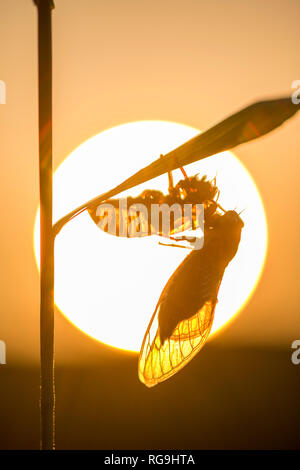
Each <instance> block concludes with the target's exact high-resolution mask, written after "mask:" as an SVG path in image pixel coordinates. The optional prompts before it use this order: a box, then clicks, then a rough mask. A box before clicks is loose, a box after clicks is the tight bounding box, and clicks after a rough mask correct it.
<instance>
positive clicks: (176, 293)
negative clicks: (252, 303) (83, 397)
mask: <svg viewBox="0 0 300 470" xmlns="http://www.w3.org/2000/svg"><path fill="white" fill-rule="evenodd" d="M243 226H244V223H243V221H242V219H241V218H240V216H239V214H237V213H236V212H235V211H227V212H225V213H224V214H223V215H221V214H215V215H214V217H213V218H211V219H210V224H209V226H208V228H207V230H206V231H205V237H204V245H203V248H202V249H201V250H193V251H192V252H191V253H190V254H189V255H188V256H187V257H186V258H185V259H184V260H183V262H182V263H181V264H180V266H179V267H178V268H177V269H176V271H175V272H174V273H173V275H172V276H171V278H170V279H169V281H168V282H167V284H166V286H165V288H164V289H163V291H162V293H161V296H160V298H159V300H158V303H157V306H156V309H155V311H154V313H153V316H152V318H151V320H150V323H149V326H148V328H147V331H146V334H145V337H144V340H143V343H142V347H141V351H140V355H139V361H138V374H139V378H140V380H141V382H143V383H144V384H145V385H146V386H147V387H153V386H154V385H156V384H158V383H159V382H162V381H164V380H166V379H168V378H169V377H171V376H172V375H174V374H175V373H177V372H178V371H179V370H180V369H182V368H183V367H184V366H185V365H187V364H188V362H189V361H190V360H191V359H192V358H193V357H194V356H195V355H196V354H197V353H198V352H199V351H200V349H201V348H202V347H203V345H204V344H205V342H206V341H207V338H208V336H209V333H210V331H211V327H212V324H213V319H214V311H215V307H216V303H217V298H218V291H219V288H220V284H221V282H222V278H223V275H224V272H225V269H226V267H227V266H228V264H229V263H230V261H231V260H232V259H233V257H234V256H235V254H236V252H237V249H238V246H239V243H240V239H241V232H242V228H243Z"/></svg>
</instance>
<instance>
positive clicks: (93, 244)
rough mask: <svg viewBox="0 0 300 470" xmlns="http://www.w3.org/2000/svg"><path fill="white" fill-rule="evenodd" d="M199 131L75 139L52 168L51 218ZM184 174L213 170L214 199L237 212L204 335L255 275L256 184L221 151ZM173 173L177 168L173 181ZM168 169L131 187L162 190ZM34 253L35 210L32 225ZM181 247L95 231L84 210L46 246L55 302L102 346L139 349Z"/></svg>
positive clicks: (227, 314) (160, 129)
mask: <svg viewBox="0 0 300 470" xmlns="http://www.w3.org/2000/svg"><path fill="white" fill-rule="evenodd" d="M198 133H199V130H197V129H194V128H191V127H188V126H185V125H182V124H177V123H173V122H163V121H140V122H133V123H129V124H124V125H121V126H117V127H114V128H112V129H109V130H107V131H105V132H102V133H100V134H98V135H96V136H94V137H92V138H91V139H89V140H87V141H86V142H84V143H83V144H82V145H80V146H79V147H78V148H77V149H75V150H74V151H73V152H72V153H71V154H70V155H69V156H68V157H67V158H66V159H65V160H64V161H63V162H62V164H61V165H60V166H59V167H58V169H57V170H56V172H55V174H54V209H53V210H54V214H53V216H54V221H57V220H58V219H59V218H60V217H62V216H63V215H65V214H66V213H68V212H70V211H71V210H72V209H74V208H75V207H77V206H79V205H80V204H82V203H83V202H85V201H87V200H89V199H91V198H93V197H95V196H97V195H98V194H101V193H103V192H104V191H106V190H108V189H111V188H113V187H114V186H116V185H117V184H119V183H120V182H121V181H123V180H124V179H125V178H127V177H128V176H131V175H132V174H133V173H134V172H136V171H138V170H139V169H141V168H143V167H144V166H146V165H147V164H149V163H151V162H152V161H153V160H154V159H156V158H158V156H159V155H160V154H165V153H167V152H168V151H170V150H172V149H173V148H175V147H177V146H178V145H180V144H182V143H183V142H185V141H187V140H189V139H191V138H192V137H194V136H195V135H196V134H198ZM185 169H186V172H187V173H188V175H194V174H196V173H200V175H203V174H206V175H208V177H209V178H211V179H212V178H214V177H215V176H216V175H217V185H218V187H219V189H220V198H219V202H220V204H221V205H222V206H223V207H224V208H225V209H227V210H228V209H236V210H237V211H240V210H242V209H245V211H244V212H243V214H242V219H243V220H244V223H245V227H244V229H243V232H242V240H241V243H240V246H239V250H238V253H237V255H236V257H235V258H234V259H233V261H232V262H231V263H230V265H229V267H228V268H227V269H226V272H225V276H224V278H223V282H222V284H221V288H220V291H219V302H218V304H217V307H216V312H215V320H214V324H213V332H215V331H217V330H219V329H220V328H221V327H222V326H223V325H225V324H226V323H228V321H229V320H230V319H231V318H232V317H233V316H234V315H235V314H236V313H237V312H238V311H239V310H240V309H241V307H242V306H243V305H244V304H245V302H246V301H247V299H248V298H249V296H250V295H251V293H252V292H253V290H254V288H255V286H256V284H257V282H258V279H259V277H260V274H261V271H262V268H263V264H264V259H265V255H266V249H267V224H266V217H265V212H264V208H263V204H262V201H261V198H260V195H259V192H258V189H257V187H256V185H255V183H254V181H253V179H252V178H251V176H250V174H249V173H248V171H247V170H246V169H245V167H244V166H243V165H242V163H241V162H240V161H239V160H238V159H237V158H236V157H235V156H234V155H233V154H232V153H231V152H223V153H221V154H218V155H215V156H213V157H210V158H207V159H205V160H202V161H200V162H196V163H193V164H191V165H188V166H187V167H185ZM179 179H182V175H181V173H180V171H179V170H176V171H175V172H174V182H175V183H176V182H177V181H178V180H179ZM167 187H168V179H167V175H162V176H160V177H158V178H155V179H153V180H151V181H150V182H148V183H146V184H144V185H140V186H139V187H137V188H134V189H133V190H130V191H129V192H128V193H123V194H122V195H127V194H130V195H132V196H135V195H138V194H139V193H140V192H141V191H142V190H143V189H159V190H162V191H163V192H165V193H166V192H167ZM34 247H35V256H36V259H37V263H39V262H38V258H39V256H38V253H39V212H38V213H37V217H36V221H35V229H34ZM187 254H188V251H187V250H183V249H177V248H172V247H164V246H161V245H159V244H158V238H157V237H146V238H143V239H121V238H117V237H114V236H112V235H108V234H105V233H103V232H102V231H101V230H99V229H98V228H97V227H96V225H95V224H94V223H93V221H92V220H91V219H90V217H89V215H88V214H87V213H86V212H84V213H82V214H81V215H79V216H78V217H76V218H74V219H73V220H72V221H70V222H69V223H68V224H67V225H66V226H65V227H64V228H63V230H62V231H61V232H60V234H59V235H58V237H57V239H56V243H55V303H56V305H57V306H58V308H59V309H60V310H61V312H62V313H63V314H64V315H65V316H66V317H67V318H68V319H69V320H70V321H71V322H72V323H73V324H74V325H75V326H76V327H78V328H79V329H80V330H82V331H83V332H85V333H86V334H88V335H90V336H91V337H93V338H95V339H97V340H99V341H101V342H103V343H106V344H109V345H111V346H114V347H117V348H121V349H126V350H131V351H138V350H139V348H140V345H141V342H142V339H143V336H144V333H145V331H146V327H147V324H148V322H149V320H150V317H151V315H152V313H153V311H154V309H155V305H156V302H157V300H158V298H159V295H160V293H161V291H162V289H163V287H164V285H165V284H166V282H167V280H168V279H169V277H170V276H171V274H172V273H173V271H174V270H175V269H176V268H177V266H178V265H179V264H180V262H181V261H182V260H183V259H184V258H185V256H186V255H187Z"/></svg>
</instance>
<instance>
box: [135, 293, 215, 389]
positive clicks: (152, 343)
mask: <svg viewBox="0 0 300 470" xmlns="http://www.w3.org/2000/svg"><path fill="white" fill-rule="evenodd" d="M215 306H216V301H212V300H210V301H207V302H205V304H204V305H203V306H202V308H201V309H200V310H199V311H198V312H197V313H196V314H195V315H194V316H192V317H191V318H188V319H184V320H182V321H180V322H179V323H178V324H177V326H176V328H175V329H174V331H173V333H172V335H171V336H170V338H167V339H165V341H164V342H163V344H162V343H161V339H160V334H159V324H158V315H159V304H158V306H157V308H156V310H155V312H154V314H153V316H152V318H151V320H150V323H149V326H148V328H147V331H146V334H145V337H144V340H143V343H142V347H141V352H140V356H139V362H138V374H139V379H140V381H141V382H143V383H144V384H145V385H146V386H147V387H153V386H154V385H156V384H158V383H159V382H163V381H164V380H166V379H168V378H169V377H171V376H172V375H174V374H176V373H177V372H178V371H179V370H180V369H182V368H183V367H184V366H185V365H187V364H188V362H189V361H190V360H191V359H192V358H193V357H194V356H195V355H196V354H197V353H198V352H199V351H200V349H201V348H202V347H203V345H204V344H205V342H206V340H207V338H208V336H209V333H210V330H211V327H212V324H213V319H214V311H215Z"/></svg>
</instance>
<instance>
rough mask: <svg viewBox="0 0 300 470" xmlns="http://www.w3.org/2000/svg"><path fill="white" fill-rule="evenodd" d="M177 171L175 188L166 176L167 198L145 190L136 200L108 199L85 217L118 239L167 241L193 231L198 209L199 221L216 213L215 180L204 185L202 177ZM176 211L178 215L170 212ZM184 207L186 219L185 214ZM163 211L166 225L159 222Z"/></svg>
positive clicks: (204, 180) (197, 220)
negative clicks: (178, 177)
mask: <svg viewBox="0 0 300 470" xmlns="http://www.w3.org/2000/svg"><path fill="white" fill-rule="evenodd" d="M181 171H182V173H183V175H184V179H182V180H180V181H179V182H178V183H177V184H176V185H175V186H174V184H173V176H172V172H170V171H169V172H168V177H169V188H168V193H167V194H164V193H163V192H161V191H156V190H145V191H143V192H142V193H141V194H140V195H139V196H137V197H127V198H123V199H108V200H107V201H105V202H103V203H101V204H99V205H98V206H97V207H94V208H91V209H89V214H90V216H91V217H92V219H93V221H94V222H95V223H96V225H97V226H98V227H99V228H100V229H101V230H103V231H104V232H107V233H109V234H112V235H116V236H118V237H145V236H149V235H159V236H164V237H171V236H172V235H174V234H178V233H180V232H184V231H186V230H196V229H198V228H199V227H200V225H201V224H200V215H203V214H202V212H200V211H199V210H198V208H199V206H200V205H202V207H203V209H204V217H203V218H204V219H205V218H206V219H209V218H210V216H211V215H212V214H213V213H214V212H215V211H216V209H217V206H218V204H217V199H218V196H219V190H218V188H217V186H216V179H215V178H214V179H213V180H211V181H208V179H207V177H206V176H203V177H202V178H199V177H198V175H194V176H190V177H188V176H187V174H186V172H185V170H184V169H183V168H181ZM176 207H177V208H179V211H176V210H175V209H174V208H176ZM187 207H188V208H189V216H186V213H185V208H187ZM165 208H166V209H167V211H168V214H169V220H168V224H164V221H163V211H164V209H165ZM201 220H203V219H201Z"/></svg>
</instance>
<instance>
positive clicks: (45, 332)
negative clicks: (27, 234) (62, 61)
mask: <svg viewBox="0 0 300 470" xmlns="http://www.w3.org/2000/svg"><path fill="white" fill-rule="evenodd" d="M34 3H35V5H36V6H37V9H38V74H39V172H40V213H41V229H40V230H41V233H40V234H41V255H40V256H41V258H40V260H41V277H40V352H41V395H40V400H41V401H40V407H41V449H47V450H51V449H54V448H55V388H54V234H53V222H52V38H51V10H52V8H54V4H53V1H52V0H34Z"/></svg>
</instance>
